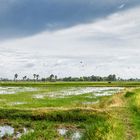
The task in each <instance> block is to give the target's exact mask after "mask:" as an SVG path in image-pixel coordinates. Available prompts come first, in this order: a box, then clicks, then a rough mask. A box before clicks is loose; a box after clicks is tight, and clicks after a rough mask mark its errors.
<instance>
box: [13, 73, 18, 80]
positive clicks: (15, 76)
mask: <svg viewBox="0 0 140 140" xmlns="http://www.w3.org/2000/svg"><path fill="white" fill-rule="evenodd" d="M17 78H18V74H17V73H16V74H15V75H14V81H16V80H17Z"/></svg>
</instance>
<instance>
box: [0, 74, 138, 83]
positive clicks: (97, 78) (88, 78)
mask: <svg viewBox="0 0 140 140" xmlns="http://www.w3.org/2000/svg"><path fill="white" fill-rule="evenodd" d="M18 77H19V75H18V74H17V73H16V74H15V75H14V78H13V79H8V78H0V81H34V82H38V81H42V82H45V81H46V82H47V81H48V82H56V81H64V82H70V81H73V82H74V81H75V82H76V81H79V82H80V81H95V82H96V81H140V79H138V78H136V79H134V78H130V79H123V78H120V77H116V75H115V74H110V75H108V76H104V77H103V76H95V75H92V76H81V77H71V76H69V77H64V78H58V76H57V75H54V74H51V75H50V76H49V77H46V78H45V77H43V78H40V76H39V74H33V78H28V77H27V76H26V75H25V76H23V77H22V78H18Z"/></svg>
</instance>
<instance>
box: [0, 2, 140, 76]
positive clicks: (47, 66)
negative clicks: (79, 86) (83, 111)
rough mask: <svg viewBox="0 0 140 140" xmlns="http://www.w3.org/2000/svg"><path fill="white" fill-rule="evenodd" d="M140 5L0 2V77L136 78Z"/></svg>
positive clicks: (132, 3) (139, 68) (138, 59)
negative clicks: (91, 76) (34, 75)
mask: <svg viewBox="0 0 140 140" xmlns="http://www.w3.org/2000/svg"><path fill="white" fill-rule="evenodd" d="M139 53H140V0H101V1H99V0H20V1H19V0H0V77H3V78H13V77H14V74H15V73H18V75H19V78H22V77H23V76H25V75H27V76H28V77H30V78H32V77H33V74H34V73H35V74H39V75H40V77H48V76H49V75H50V74H52V73H53V74H55V75H58V77H64V76H88V75H100V76H106V75H109V74H116V75H117V76H118V77H122V78H131V77H133V78H136V77H137V78H140V63H139V62H140V55H139Z"/></svg>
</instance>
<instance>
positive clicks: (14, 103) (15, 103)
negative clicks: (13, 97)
mask: <svg viewBox="0 0 140 140" xmlns="http://www.w3.org/2000/svg"><path fill="white" fill-rule="evenodd" d="M23 104H26V102H12V103H10V105H23Z"/></svg>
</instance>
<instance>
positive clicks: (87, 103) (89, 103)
mask: <svg viewBox="0 0 140 140" xmlns="http://www.w3.org/2000/svg"><path fill="white" fill-rule="evenodd" d="M98 103H99V100H97V101H95V102H83V103H82V104H84V105H94V104H98Z"/></svg>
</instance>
